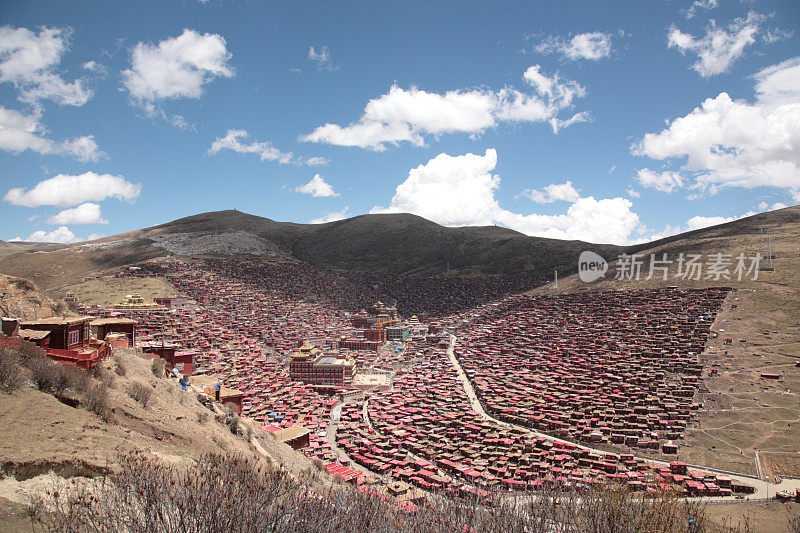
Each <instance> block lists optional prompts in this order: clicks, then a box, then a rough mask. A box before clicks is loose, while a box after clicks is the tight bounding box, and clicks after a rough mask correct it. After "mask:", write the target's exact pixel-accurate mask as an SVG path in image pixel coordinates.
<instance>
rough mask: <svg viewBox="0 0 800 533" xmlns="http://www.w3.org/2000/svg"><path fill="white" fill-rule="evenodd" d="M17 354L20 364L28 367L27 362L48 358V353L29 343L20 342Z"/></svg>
mask: <svg viewBox="0 0 800 533" xmlns="http://www.w3.org/2000/svg"><path fill="white" fill-rule="evenodd" d="M17 353H18V354H19V358H20V362H21V363H22V365H23V366H27V361H28V360H29V359H35V358H37V357H47V352H45V351H44V350H43V349H42V348H40V347H39V346H37V345H35V344H34V343H32V342H29V341H22V342H20V343H19V346H17Z"/></svg>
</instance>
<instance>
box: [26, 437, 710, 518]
mask: <svg viewBox="0 0 800 533" xmlns="http://www.w3.org/2000/svg"><path fill="white" fill-rule="evenodd" d="M117 462H118V464H119V468H117V469H115V470H114V472H113V473H111V474H110V475H108V476H106V477H104V478H103V479H102V480H101V481H100V482H98V483H96V484H95V485H94V486H92V487H87V486H86V485H85V484H72V485H66V486H65V485H63V484H62V485H59V486H54V487H51V489H50V490H49V491H48V492H47V493H46V494H45V495H44V496H40V497H35V498H33V499H32V501H31V505H30V508H29V514H30V516H31V518H32V520H33V522H34V523H35V524H36V525H38V526H41V527H42V528H43V529H44V530H45V531H123V530H124V531H130V532H134V533H135V532H142V533H144V532H151V531H159V532H162V531H163V532H167V533H169V532H173V531H174V532H176V533H177V532H183V531H239V532H262V531H282V532H286V533H293V532H308V531H314V532H331V533H333V532H359V533H360V532H363V531H381V532H406V531H408V532H411V531H413V532H420V533H427V532H430V533H439V532H445V531H447V532H449V531H475V532H478V531H480V532H503V533H506V532H510V533H514V532H526V533H537V532H551V531H559V532H562V533H584V532H590V533H591V532H598V533H600V532H603V533H605V532H619V533H628V532H630V533H633V532H641V531H658V532H663V533H684V532H685V531H697V532H702V531H707V530H708V527H707V523H706V517H705V511H704V509H703V507H702V506H700V505H698V504H696V503H688V502H685V501H681V500H678V499H676V498H671V497H667V496H663V497H654V498H642V497H641V495H636V494H635V493H632V492H628V491H625V490H615V489H610V488H598V489H587V490H586V491H583V492H562V491H559V490H556V489H553V490H550V491H548V492H546V493H544V494H542V495H540V497H538V498H521V499H517V500H512V499H508V498H505V499H503V498H499V497H497V496H495V495H489V496H488V497H484V498H474V499H452V498H446V497H443V496H434V497H431V498H429V499H428V500H426V501H425V502H423V503H421V504H420V507H419V509H418V510H417V511H416V512H413V513H407V512H404V511H403V510H401V509H399V508H398V507H396V506H395V505H393V504H392V503H390V502H386V501H384V500H382V499H380V498H378V497H375V496H373V495H370V494H368V493H365V492H363V491H360V490H356V489H355V488H354V487H350V486H346V485H345V486H341V485H337V486H334V487H331V488H330V489H327V490H322V491H320V490H316V491H315V490H313V489H312V485H311V484H310V482H311V481H312V479H311V478H313V474H312V475H311V478H310V479H309V480H297V479H295V478H292V477H290V476H288V475H287V474H286V473H284V472H283V471H281V470H275V469H272V468H271V467H269V466H268V465H266V464H264V463H260V462H256V461H253V460H248V459H243V458H241V457H236V456H231V455H227V456H219V455H206V456H203V457H201V458H200V460H199V461H198V462H197V463H196V464H193V465H191V466H189V467H188V468H176V467H174V466H170V465H167V464H165V463H163V462H160V461H158V460H155V459H153V458H151V457H149V456H146V455H144V454H139V453H127V454H122V455H121V456H120V457H119V459H118V461H117ZM209 487H214V490H209Z"/></svg>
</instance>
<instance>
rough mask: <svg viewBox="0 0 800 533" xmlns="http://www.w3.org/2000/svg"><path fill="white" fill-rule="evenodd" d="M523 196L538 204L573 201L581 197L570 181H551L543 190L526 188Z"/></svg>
mask: <svg viewBox="0 0 800 533" xmlns="http://www.w3.org/2000/svg"><path fill="white" fill-rule="evenodd" d="M522 195H523V196H525V197H527V198H529V199H530V200H533V201H534V202H536V203H539V204H550V203H553V202H558V201H562V202H575V201H577V200H578V198H580V197H581V195H580V193H578V191H577V190H576V189H575V187H573V186H572V182H571V181H567V182H566V183H559V184H555V183H552V184H550V185H548V186H546V187H545V188H544V189H543V190H541V191H539V190H536V189H526V190H525V191H523V193H522Z"/></svg>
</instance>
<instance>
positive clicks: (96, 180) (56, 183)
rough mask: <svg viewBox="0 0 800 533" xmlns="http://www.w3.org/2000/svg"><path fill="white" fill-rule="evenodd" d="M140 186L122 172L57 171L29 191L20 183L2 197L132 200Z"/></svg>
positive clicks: (51, 201)
mask: <svg viewBox="0 0 800 533" xmlns="http://www.w3.org/2000/svg"><path fill="white" fill-rule="evenodd" d="M141 190H142V186H141V185H140V184H138V183H137V184H134V183H131V182H129V181H127V180H125V179H124V178H123V177H122V176H112V175H111V174H95V173H94V172H85V173H83V174H80V175H78V176H71V175H67V174H58V175H57V176H54V177H52V178H49V179H46V180H44V181H40V182H39V183H37V184H36V185H35V186H34V187H33V188H32V189H30V190H28V191H26V190H24V189H22V188H21V187H16V188H13V189H11V190H10V191H8V193H6V195H5V197H4V198H3V200H5V201H6V202H9V203H10V204H13V205H22V206H25V207H39V206H43V205H54V206H57V207H71V206H74V205H78V204H82V203H84V202H90V201H94V202H100V201H103V200H106V199H108V198H116V199H118V200H120V201H122V200H127V201H131V200H134V199H135V198H136V197H137V196H139V193H140V192H141Z"/></svg>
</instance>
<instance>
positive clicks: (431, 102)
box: [300, 65, 590, 151]
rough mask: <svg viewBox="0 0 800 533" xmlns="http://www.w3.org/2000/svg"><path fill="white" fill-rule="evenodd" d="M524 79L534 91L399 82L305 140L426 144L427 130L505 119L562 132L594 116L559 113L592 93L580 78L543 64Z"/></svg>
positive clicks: (476, 129) (471, 127) (482, 126)
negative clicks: (343, 121) (353, 118)
mask: <svg viewBox="0 0 800 533" xmlns="http://www.w3.org/2000/svg"><path fill="white" fill-rule="evenodd" d="M523 78H524V80H525V82H526V83H527V84H528V85H529V86H530V87H531V89H532V90H533V92H532V93H524V92H521V91H519V90H517V89H514V88H510V87H506V88H503V89H501V90H499V91H491V90H488V89H470V90H455V91H447V92H445V93H444V94H438V93H432V92H428V91H423V90H420V89H418V88H416V87H414V86H412V87H411V88H409V89H403V88H401V87H398V86H397V85H393V86H392V87H391V89H389V92H388V93H386V94H384V95H381V96H379V97H377V98H374V99H372V100H370V101H369V102H367V105H366V107H365V108H364V113H363V115H362V116H361V118H360V119H359V121H358V122H354V123H351V124H349V125H347V126H339V125H338V124H325V125H323V126H319V127H318V128H316V129H315V130H314V131H313V132H312V133H310V134H308V135H303V136H301V137H300V140H301V141H305V142H321V143H328V144H333V145H337V146H357V147H360V148H368V149H371V150H376V151H383V150H385V149H386V148H387V145H397V144H399V143H401V142H409V143H411V144H413V145H415V146H424V145H425V137H426V135H433V136H437V137H438V136H440V135H444V134H448V133H467V134H470V135H477V134H480V133H482V132H483V131H485V130H486V129H488V128H493V127H496V126H497V125H498V124H500V123H507V122H511V123H514V122H549V123H550V125H551V127H552V128H553V131H554V132H556V133H557V132H558V130H559V129H561V128H564V127H566V126H569V125H571V124H574V123H576V122H586V121H587V120H589V118H590V116H589V114H588V113H585V112H582V113H577V114H574V115H572V116H571V117H570V118H568V119H566V120H562V119H559V118H558V114H559V113H560V112H561V111H563V110H565V109H568V108H570V107H572V105H573V101H574V100H575V99H576V98H581V97H583V96H585V95H586V89H585V88H584V87H582V86H581V85H580V84H578V83H577V82H574V81H571V80H562V79H561V78H560V76H559V75H558V74H555V75H553V76H547V75H546V74H544V73H543V72H542V71H541V68H540V67H539V65H535V66H532V67H530V68H528V69H527V70H526V71H525V73H524V75H523Z"/></svg>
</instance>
